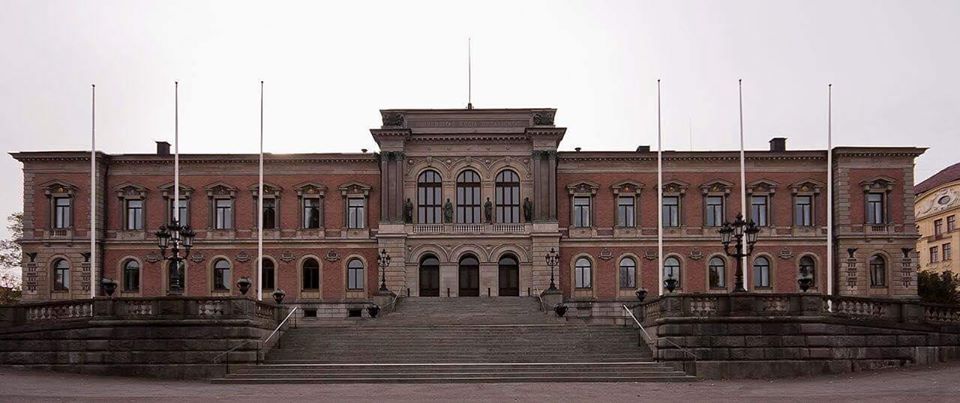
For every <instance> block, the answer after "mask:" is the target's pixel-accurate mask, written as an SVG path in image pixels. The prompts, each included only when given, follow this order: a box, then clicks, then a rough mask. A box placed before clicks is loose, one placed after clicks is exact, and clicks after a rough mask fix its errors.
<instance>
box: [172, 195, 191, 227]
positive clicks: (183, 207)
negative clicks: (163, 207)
mask: <svg viewBox="0 0 960 403" xmlns="http://www.w3.org/2000/svg"><path fill="white" fill-rule="evenodd" d="M187 202H188V200H187V199H180V203H179V205H180V206H179V210H180V223H181V224H183V225H189V224H190V217H189V216H188V215H187V206H188V205H187ZM168 203H169V207H170V209H169V214H170V217H168V219H169V221H170V222H171V223H172V222H173V220H175V219H177V215H176V213H177V212H176V211H175V210H174V209H173V199H170V200H169V202H168Z"/></svg>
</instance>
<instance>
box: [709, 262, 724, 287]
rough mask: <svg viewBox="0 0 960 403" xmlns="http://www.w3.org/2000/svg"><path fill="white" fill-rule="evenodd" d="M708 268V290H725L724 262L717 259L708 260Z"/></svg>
mask: <svg viewBox="0 0 960 403" xmlns="http://www.w3.org/2000/svg"><path fill="white" fill-rule="evenodd" d="M708 266H709V276H710V288H725V287H726V281H725V279H726V273H724V272H725V271H726V270H725V269H726V262H724V261H723V259H721V258H719V257H715V258H713V259H710V264H709V265H708Z"/></svg>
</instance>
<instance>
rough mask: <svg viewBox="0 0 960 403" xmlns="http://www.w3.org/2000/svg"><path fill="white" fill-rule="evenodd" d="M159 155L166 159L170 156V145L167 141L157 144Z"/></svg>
mask: <svg viewBox="0 0 960 403" xmlns="http://www.w3.org/2000/svg"><path fill="white" fill-rule="evenodd" d="M157 155H159V156H161V157H165V156H168V155H170V143H168V142H166V141H158V142H157Z"/></svg>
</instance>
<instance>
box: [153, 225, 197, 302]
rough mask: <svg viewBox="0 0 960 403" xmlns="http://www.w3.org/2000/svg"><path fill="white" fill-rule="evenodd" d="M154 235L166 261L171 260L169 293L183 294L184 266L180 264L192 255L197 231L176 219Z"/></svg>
mask: <svg viewBox="0 0 960 403" xmlns="http://www.w3.org/2000/svg"><path fill="white" fill-rule="evenodd" d="M154 235H156V236H157V244H158V245H159V246H160V256H161V257H162V258H163V260H165V261H169V262H170V266H171V268H170V291H169V292H168V295H181V294H183V287H182V286H181V284H180V283H181V279H182V278H183V273H181V271H182V270H183V266H182V265H181V264H180V263H181V262H183V260H185V259H186V258H187V256H190V248H192V247H193V238H194V237H195V236H197V233H196V232H193V230H192V229H190V226H189V225H180V224H179V223H178V222H177V221H176V220H174V221H173V222H172V223H170V224H167V225H161V226H160V230H158V231H157V232H156V233H154ZM167 248H170V255H169V256H168V255H167ZM181 249H182V250H183V256H180V250H181Z"/></svg>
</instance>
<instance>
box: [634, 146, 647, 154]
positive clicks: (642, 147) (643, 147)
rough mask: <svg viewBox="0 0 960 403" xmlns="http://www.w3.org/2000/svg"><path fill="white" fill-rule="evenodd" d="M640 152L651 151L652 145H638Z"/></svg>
mask: <svg viewBox="0 0 960 403" xmlns="http://www.w3.org/2000/svg"><path fill="white" fill-rule="evenodd" d="M637 152H638V153H648V152H650V146H637Z"/></svg>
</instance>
